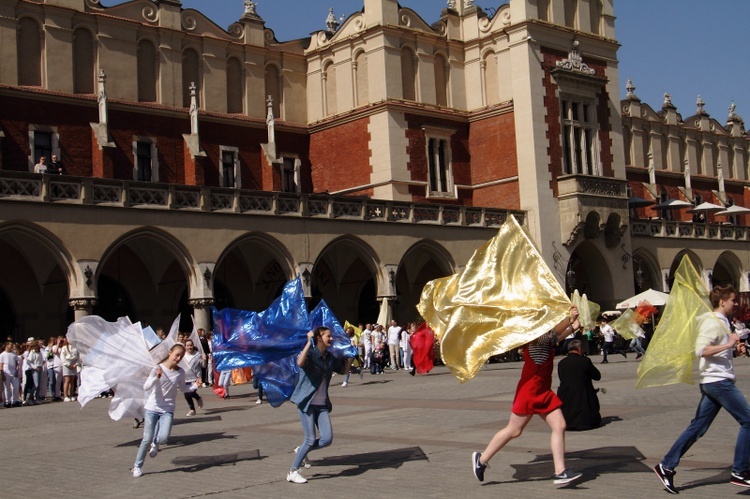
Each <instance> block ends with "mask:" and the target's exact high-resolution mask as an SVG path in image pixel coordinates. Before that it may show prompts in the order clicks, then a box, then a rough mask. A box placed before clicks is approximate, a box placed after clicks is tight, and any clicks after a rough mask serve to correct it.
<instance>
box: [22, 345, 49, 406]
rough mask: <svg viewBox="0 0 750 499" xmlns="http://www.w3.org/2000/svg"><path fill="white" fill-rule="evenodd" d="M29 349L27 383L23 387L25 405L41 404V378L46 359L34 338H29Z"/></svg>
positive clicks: (26, 361) (27, 352) (26, 368)
mask: <svg viewBox="0 0 750 499" xmlns="http://www.w3.org/2000/svg"><path fill="white" fill-rule="evenodd" d="M27 343H28V345H27V346H28V349H27V350H26V353H25V354H24V361H23V368H24V371H25V374H26V381H25V383H24V387H23V405H35V404H40V403H41V401H40V400H39V380H40V378H41V372H42V364H44V359H43V358H42V354H41V353H40V352H39V343H37V342H36V340H34V338H29V341H28V342H27Z"/></svg>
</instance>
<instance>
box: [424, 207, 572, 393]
mask: <svg viewBox="0 0 750 499" xmlns="http://www.w3.org/2000/svg"><path fill="white" fill-rule="evenodd" d="M570 306H571V303H570V300H568V297H567V296H566V295H565V292H564V291H563V290H562V288H561V287H560V284H559V283H558V282H557V280H556V279H555V277H554V275H552V272H551V271H550V269H549V268H548V267H547V265H546V264H545V263H544V259H543V258H542V255H541V254H540V253H539V251H538V250H537V249H536V247H535V246H534V243H533V242H532V241H531V238H530V237H529V235H528V234H527V233H526V232H525V231H524V230H523V228H521V226H520V225H519V224H518V222H517V221H516V219H515V218H514V217H513V216H510V217H508V220H507V221H506V222H505V223H504V224H503V226H502V227H501V228H500V231H499V232H498V234H497V236H495V237H494V238H492V239H490V240H489V241H488V242H487V243H485V244H484V245H483V246H482V247H481V248H479V249H478V250H476V251H475V252H474V255H473V256H472V257H471V259H470V260H469V262H468V263H467V264H466V267H465V268H464V270H463V271H462V272H459V273H458V274H454V275H451V276H448V277H443V278H440V279H435V280H434V281H430V282H428V283H427V284H426V285H425V287H424V289H423V290H422V297H421V299H420V301H419V304H418V305H417V309H418V310H419V312H420V313H421V314H422V317H424V319H425V320H426V321H427V323H428V324H429V325H430V327H431V328H432V330H433V331H434V332H435V334H436V335H437V336H438V338H439V339H440V343H441V356H442V359H443V362H444V363H445V365H446V366H448V368H449V369H450V370H451V372H452V373H453V374H454V375H455V376H456V377H457V378H458V380H459V381H460V382H461V383H465V382H466V381H468V380H470V379H471V378H473V377H474V376H475V375H476V374H477V373H478V372H479V370H480V369H481V368H482V366H484V364H485V362H486V361H487V359H488V358H489V357H490V356H492V355H497V354H501V353H504V352H507V351H509V350H511V349H513V348H517V347H519V346H521V345H523V344H525V343H528V342H529V341H531V340H533V339H535V338H538V337H539V336H541V335H542V334H544V333H545V332H547V331H549V330H551V329H552V328H553V327H554V326H555V325H556V324H557V323H558V322H560V321H561V320H562V319H563V318H564V317H565V316H566V315H567V314H568V313H569V310H570Z"/></svg>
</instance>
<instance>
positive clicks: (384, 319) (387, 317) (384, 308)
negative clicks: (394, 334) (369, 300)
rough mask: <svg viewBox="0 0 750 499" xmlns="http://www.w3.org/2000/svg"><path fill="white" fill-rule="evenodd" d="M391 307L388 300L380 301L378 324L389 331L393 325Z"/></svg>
mask: <svg viewBox="0 0 750 499" xmlns="http://www.w3.org/2000/svg"><path fill="white" fill-rule="evenodd" d="M391 317H392V316H391V305H390V303H388V300H387V299H386V298H383V299H382V300H381V301H380V313H379V314H378V324H380V325H381V326H383V329H388V326H390V325H391Z"/></svg>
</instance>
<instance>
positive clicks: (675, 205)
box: [649, 199, 693, 210]
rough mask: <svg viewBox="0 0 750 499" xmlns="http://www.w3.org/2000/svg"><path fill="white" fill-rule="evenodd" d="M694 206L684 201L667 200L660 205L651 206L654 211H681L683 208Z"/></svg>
mask: <svg viewBox="0 0 750 499" xmlns="http://www.w3.org/2000/svg"><path fill="white" fill-rule="evenodd" d="M692 207H693V205H692V204H691V203H688V202H687V201H683V200H682V199H667V200H664V201H662V202H661V203H659V204H655V205H653V206H650V207H649V209H652V210H681V209H683V208H692Z"/></svg>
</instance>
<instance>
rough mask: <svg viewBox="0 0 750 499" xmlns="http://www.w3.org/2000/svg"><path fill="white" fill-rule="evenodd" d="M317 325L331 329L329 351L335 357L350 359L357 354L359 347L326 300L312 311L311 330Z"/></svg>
mask: <svg viewBox="0 0 750 499" xmlns="http://www.w3.org/2000/svg"><path fill="white" fill-rule="evenodd" d="M316 327H326V328H328V329H330V330H331V336H332V337H333V343H331V348H329V349H328V352H329V353H331V354H332V355H333V356H334V357H336V358H338V359H348V358H354V357H356V356H357V347H355V346H353V345H352V341H351V339H349V337H348V336H347V335H346V332H344V328H343V327H341V324H340V323H339V321H338V319H336V316H335V315H333V312H331V309H330V308H328V304H327V303H326V302H325V300H320V303H318V306H317V307H315V308H314V309H313V311H312V312H310V330H314V329H315V328H316ZM303 346H304V345H303Z"/></svg>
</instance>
